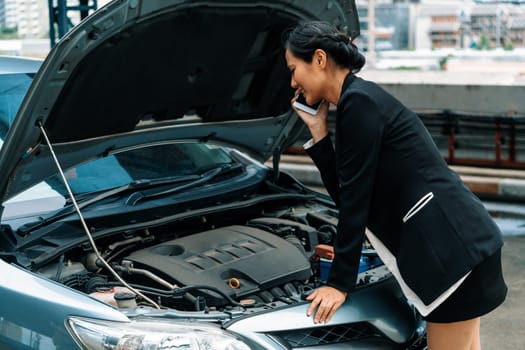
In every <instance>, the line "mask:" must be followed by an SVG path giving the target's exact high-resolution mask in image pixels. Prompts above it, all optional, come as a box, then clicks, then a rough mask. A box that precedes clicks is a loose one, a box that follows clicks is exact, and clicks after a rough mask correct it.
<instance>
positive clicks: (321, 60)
mask: <svg viewBox="0 0 525 350" xmlns="http://www.w3.org/2000/svg"><path fill="white" fill-rule="evenodd" d="M326 60H327V56H326V52H325V51H324V50H322V49H317V50H315V51H314V56H313V59H312V61H313V63H314V64H315V65H316V66H318V67H320V68H324V67H325V66H326Z"/></svg>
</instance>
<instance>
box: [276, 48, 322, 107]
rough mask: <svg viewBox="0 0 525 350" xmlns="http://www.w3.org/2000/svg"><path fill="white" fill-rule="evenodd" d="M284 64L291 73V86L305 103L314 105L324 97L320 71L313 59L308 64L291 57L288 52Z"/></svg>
mask: <svg viewBox="0 0 525 350" xmlns="http://www.w3.org/2000/svg"><path fill="white" fill-rule="evenodd" d="M285 58H286V63H287V65H288V69H289V70H290V73H291V76H292V77H291V82H290V84H291V86H292V88H294V89H296V90H299V92H301V93H302V94H303V95H304V97H305V98H306V103H308V104H314V103H316V102H318V101H320V100H322V99H323V98H324V97H323V95H322V92H323V89H322V84H321V83H322V81H323V79H322V71H321V70H320V69H319V68H318V65H316V60H315V57H314V59H312V62H310V63H308V62H305V61H304V60H302V59H301V58H299V57H296V56H294V55H293V53H292V52H291V51H290V50H288V49H287V50H286V53H285Z"/></svg>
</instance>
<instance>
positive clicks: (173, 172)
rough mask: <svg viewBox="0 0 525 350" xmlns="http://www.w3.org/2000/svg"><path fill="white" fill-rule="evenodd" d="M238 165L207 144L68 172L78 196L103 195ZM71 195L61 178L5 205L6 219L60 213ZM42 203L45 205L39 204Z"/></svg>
mask: <svg viewBox="0 0 525 350" xmlns="http://www.w3.org/2000/svg"><path fill="white" fill-rule="evenodd" d="M231 163H234V160H233V159H232V158H231V157H230V155H229V150H228V149H227V148H222V147H219V146H215V145H209V144H203V143H172V144H163V145H156V146H148V147H142V148H136V149H130V150H126V151H123V152H120V153H116V154H113V155H109V156H107V157H104V158H100V159H96V160H93V161H91V162H88V163H84V164H82V165H80V166H77V167H74V168H70V169H67V170H65V172H64V173H65V176H66V179H67V181H68V184H69V186H70V187H71V190H72V191H73V193H74V194H75V195H82V194H86V193H91V192H100V191H104V190H108V189H111V188H116V187H120V186H123V185H126V184H129V183H130V182H132V181H139V180H157V179H166V178H177V177H182V176H187V175H192V174H201V173H202V172H204V171H206V170H209V169H213V168H216V167H218V166H220V165H224V164H231ZM67 197H69V196H68V195H67V191H66V188H65V186H64V184H63V182H62V179H61V178H60V175H58V174H57V175H55V176H54V177H52V178H50V179H48V180H46V181H45V182H43V183H40V184H38V185H36V186H33V187H32V188H30V189H28V190H26V191H24V192H22V193H21V194H19V195H18V196H15V197H14V198H12V199H10V200H9V201H7V202H6V203H5V205H6V208H5V211H4V214H3V218H9V217H11V218H12V217H21V216H25V215H28V214H32V215H34V214H36V213H37V212H38V213H43V212H49V211H51V210H56V209H59V208H61V207H62V206H64V204H65V202H66V198H67ZM39 202H41V203H42V204H41V205H37V203H39Z"/></svg>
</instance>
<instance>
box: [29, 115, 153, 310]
mask: <svg viewBox="0 0 525 350" xmlns="http://www.w3.org/2000/svg"><path fill="white" fill-rule="evenodd" d="M37 125H38V127H39V128H40V130H41V131H42V135H43V136H44V139H45V140H46V143H47V145H48V146H49V151H50V152H51V156H52V157H53V161H54V162H55V165H56V167H57V169H58V172H59V173H60V177H61V178H62V182H63V183H64V186H65V187H66V190H67V193H68V194H69V197H70V198H71V202H72V203H73V206H74V207H75V211H76V212H77V214H78V216H79V218H80V223H81V224H82V227H83V229H84V231H85V232H86V236H87V237H88V239H89V243H90V244H91V247H92V248H93V251H94V252H95V254H96V256H97V258H98V260H99V261H100V262H101V263H102V265H103V266H104V267H105V268H106V269H108V271H109V272H111V274H112V275H113V276H114V277H115V278H116V279H117V280H118V281H119V282H120V283H122V284H123V285H124V286H125V287H126V288H128V289H129V290H131V291H132V292H133V293H135V294H136V295H138V296H140V297H141V298H143V299H144V300H146V301H147V302H148V303H150V304H151V305H153V306H154V307H155V308H157V309H160V306H159V305H158V304H157V303H156V302H154V301H153V300H151V299H150V298H148V297H147V296H145V295H144V294H142V293H141V292H140V291H138V290H136V289H135V288H133V287H131V286H130V285H129V284H128V283H127V282H126V281H124V279H123V278H122V277H121V276H120V275H119V274H118V273H117V272H116V271H115V270H114V269H113V268H112V267H111V266H110V265H109V264H108V262H107V261H106V260H105V259H104V258H103V257H102V255H101V254H100V252H99V251H98V249H97V245H96V244H95V240H94V239H93V236H92V235H91V232H89V229H88V227H87V225H86V221H85V220H84V216H83V215H82V213H81V211H80V208H79V206H78V204H77V200H76V199H75V196H74V195H73V191H71V188H70V187H69V183H68V182H67V179H66V175H65V174H64V171H63V170H62V166H61V165H60V162H59V161H58V158H57V156H56V154H55V151H54V150H53V146H52V145H51V142H50V141H49V138H48V137H47V133H46V131H45V129H44V126H43V125H42V122H41V121H38V122H37Z"/></svg>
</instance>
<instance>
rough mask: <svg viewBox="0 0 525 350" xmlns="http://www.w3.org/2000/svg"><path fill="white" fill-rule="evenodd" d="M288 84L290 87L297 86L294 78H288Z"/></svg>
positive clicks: (294, 87) (295, 87)
mask: <svg viewBox="0 0 525 350" xmlns="http://www.w3.org/2000/svg"><path fill="white" fill-rule="evenodd" d="M290 86H291V87H292V89H297V88H298V87H299V86H298V85H297V83H296V82H295V80H294V78H291V79H290Z"/></svg>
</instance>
